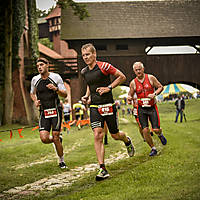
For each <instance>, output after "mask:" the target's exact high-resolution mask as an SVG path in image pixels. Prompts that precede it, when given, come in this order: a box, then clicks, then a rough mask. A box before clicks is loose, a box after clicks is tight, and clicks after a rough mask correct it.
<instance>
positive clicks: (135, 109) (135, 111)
mask: <svg viewBox="0 0 200 200" xmlns="http://www.w3.org/2000/svg"><path fill="white" fill-rule="evenodd" d="M133 115H134V116H137V115H138V112H137V108H134V109H133Z"/></svg>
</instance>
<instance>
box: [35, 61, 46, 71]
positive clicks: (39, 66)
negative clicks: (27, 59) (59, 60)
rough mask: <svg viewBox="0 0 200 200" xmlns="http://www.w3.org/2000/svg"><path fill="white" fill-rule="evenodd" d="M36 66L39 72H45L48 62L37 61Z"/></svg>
mask: <svg viewBox="0 0 200 200" xmlns="http://www.w3.org/2000/svg"><path fill="white" fill-rule="evenodd" d="M36 66H37V70H38V72H39V73H40V74H45V73H46V72H47V71H48V64H46V63H44V62H37V64H36Z"/></svg>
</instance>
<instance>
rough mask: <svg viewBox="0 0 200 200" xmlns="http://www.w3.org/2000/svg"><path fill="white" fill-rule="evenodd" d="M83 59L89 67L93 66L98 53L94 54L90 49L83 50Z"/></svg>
mask: <svg viewBox="0 0 200 200" xmlns="http://www.w3.org/2000/svg"><path fill="white" fill-rule="evenodd" d="M82 57H83V60H84V62H85V63H86V64H87V65H91V64H92V63H94V62H95V61H96V52H94V53H92V52H91V50H90V48H89V47H88V48H86V49H83V50H82Z"/></svg>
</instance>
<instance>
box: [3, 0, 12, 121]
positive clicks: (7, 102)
mask: <svg viewBox="0 0 200 200" xmlns="http://www.w3.org/2000/svg"><path fill="white" fill-rule="evenodd" d="M12 15H13V10H12V0H9V2H8V7H6V9H5V82H4V105H3V106H4V109H3V110H4V113H3V124H12V114H13V88H12Z"/></svg>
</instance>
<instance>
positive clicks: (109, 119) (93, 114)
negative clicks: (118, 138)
mask: <svg viewBox="0 0 200 200" xmlns="http://www.w3.org/2000/svg"><path fill="white" fill-rule="evenodd" d="M104 121H106V123H107V126H108V130H109V132H110V133H111V134H116V133H118V132H119V129H118V118H117V109H116V106H115V105H113V114H112V115H107V116H102V115H100V113H99V112H98V108H97V107H90V122H91V127H92V129H94V128H98V127H101V128H103V127H104Z"/></svg>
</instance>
